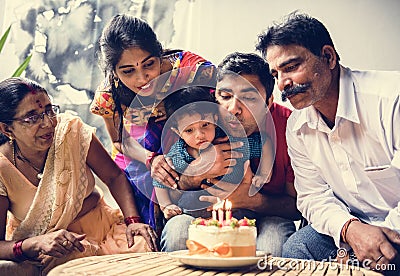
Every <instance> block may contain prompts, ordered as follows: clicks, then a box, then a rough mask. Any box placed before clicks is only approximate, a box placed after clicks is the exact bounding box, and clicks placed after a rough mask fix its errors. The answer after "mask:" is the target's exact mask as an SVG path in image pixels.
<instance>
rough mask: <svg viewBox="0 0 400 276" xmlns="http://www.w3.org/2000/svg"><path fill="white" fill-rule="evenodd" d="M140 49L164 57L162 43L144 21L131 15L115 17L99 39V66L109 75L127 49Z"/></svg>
mask: <svg viewBox="0 0 400 276" xmlns="http://www.w3.org/2000/svg"><path fill="white" fill-rule="evenodd" d="M132 47H138V48H140V49H142V50H145V51H147V52H149V53H150V54H151V55H153V56H155V57H160V58H161V55H162V46H161V43H160V42H159V41H158V40H157V36H156V34H155V33H154V31H153V29H152V28H151V27H150V25H149V24H147V23H146V22H145V21H144V20H142V19H140V18H137V17H134V16H132V15H129V14H117V15H115V16H114V17H113V18H112V19H111V20H110V21H109V22H108V23H107V25H106V26H105V28H104V29H103V32H102V34H101V36H100V38H99V51H100V53H98V59H99V65H100V67H101V69H102V70H103V72H104V73H105V74H106V75H107V74H109V73H111V72H112V71H113V70H114V69H115V66H116V65H117V63H118V62H119V60H120V59H121V55H122V52H123V51H124V50H126V49H129V48H132Z"/></svg>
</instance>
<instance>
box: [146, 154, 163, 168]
mask: <svg viewBox="0 0 400 276" xmlns="http://www.w3.org/2000/svg"><path fill="white" fill-rule="evenodd" d="M158 155H160V154H159V153H157V152H151V153H150V154H149V155H147V158H146V168H147V169H148V170H149V171H150V170H151V163H152V162H153V159H154V157H156V156H158Z"/></svg>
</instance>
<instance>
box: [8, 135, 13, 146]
mask: <svg viewBox="0 0 400 276" xmlns="http://www.w3.org/2000/svg"><path fill="white" fill-rule="evenodd" d="M8 138H10V140H9V141H8V143H10V145H13V144H14V139H13V138H12V137H11V136H10V137H8Z"/></svg>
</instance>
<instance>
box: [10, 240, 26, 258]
mask: <svg viewBox="0 0 400 276" xmlns="http://www.w3.org/2000/svg"><path fill="white" fill-rule="evenodd" d="M23 242H24V240H19V241H17V242H15V243H14V245H13V253H14V257H15V259H16V260H17V261H19V262H23V261H26V260H28V259H29V258H28V257H27V256H26V255H25V254H24V252H23V251H22V243H23Z"/></svg>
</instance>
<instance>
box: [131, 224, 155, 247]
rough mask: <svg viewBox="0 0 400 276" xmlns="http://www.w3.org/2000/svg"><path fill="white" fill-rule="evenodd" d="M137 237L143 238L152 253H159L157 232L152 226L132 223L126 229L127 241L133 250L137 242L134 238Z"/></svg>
mask: <svg viewBox="0 0 400 276" xmlns="http://www.w3.org/2000/svg"><path fill="white" fill-rule="evenodd" d="M136 235H140V236H142V237H143V238H144V239H145V240H146V242H147V244H148V245H149V247H150V249H151V250H152V251H158V248H157V239H158V236H157V234H156V232H155V231H154V230H153V228H151V226H150V225H147V224H144V223H131V224H129V225H128V227H127V229H126V239H127V241H128V247H129V248H131V247H132V246H133V245H134V244H135V242H134V239H133V238H134V237H135V236H136Z"/></svg>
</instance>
